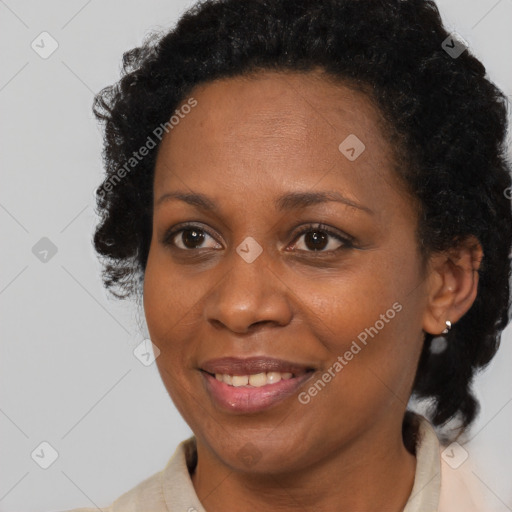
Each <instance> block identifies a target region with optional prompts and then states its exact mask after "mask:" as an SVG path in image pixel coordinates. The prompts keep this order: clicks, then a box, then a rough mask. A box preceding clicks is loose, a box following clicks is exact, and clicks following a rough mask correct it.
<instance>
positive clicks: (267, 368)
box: [200, 357, 314, 376]
mask: <svg viewBox="0 0 512 512" xmlns="http://www.w3.org/2000/svg"><path fill="white" fill-rule="evenodd" d="M200 369H201V370H204V371H205V372H208V373H212V374H216V373H225V374H229V375H252V374H255V373H262V372H281V373H286V372H288V373H293V374H294V375H297V376H298V375H302V374H304V373H306V372H307V371H308V370H313V369H314V368H313V367H312V366H311V365H306V364H299V363H293V362H291V361H284V360H282V359H275V358H273V357H248V358H245V359H242V358H239V357H222V358H219V359H210V360H209V361H206V362H205V363H203V364H201V365H200Z"/></svg>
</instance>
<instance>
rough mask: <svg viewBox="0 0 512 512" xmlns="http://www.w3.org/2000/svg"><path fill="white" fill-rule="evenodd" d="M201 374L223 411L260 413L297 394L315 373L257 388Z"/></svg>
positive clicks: (204, 373) (211, 394)
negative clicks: (238, 385)
mask: <svg viewBox="0 0 512 512" xmlns="http://www.w3.org/2000/svg"><path fill="white" fill-rule="evenodd" d="M201 373H202V375H203V378H204V379H205V381H206V387H207V389H208V391H209V393H210V396H211V397H212V398H213V400H214V402H215V403H216V404H217V405H218V406H219V407H220V408H221V409H223V410H225V411H229V412H235V413H250V412H260V411H263V410H265V409H268V408H270V407H272V406H274V405H276V404H278V403H279V402H282V401H283V400H285V399H286V398H288V397H289V396H290V395H293V394H294V393H296V392H297V390H298V389H299V388H300V387H301V386H302V384H303V383H304V382H306V381H307V380H309V379H310V378H311V376H312V375H313V372H308V373H305V374H304V375H301V376H300V377H293V378H291V379H283V380H280V381H279V382H276V383H275V384H266V385H265V386H261V387H258V388H256V387H243V386H241V387H235V386H230V385H228V384H226V383H225V382H221V381H219V380H217V379H216V378H215V377H214V376H212V375H210V374H209V373H206V372H201Z"/></svg>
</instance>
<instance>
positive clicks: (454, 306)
mask: <svg viewBox="0 0 512 512" xmlns="http://www.w3.org/2000/svg"><path fill="white" fill-rule="evenodd" d="M482 258H483V250H482V246H481V245H480V242H479V241H478V240H477V238H476V237H475V236H473V235H471V236H469V237H467V238H465V239H464V240H462V241H461V242H459V243H458V244H457V245H456V246H454V247H452V248H450V249H448V250H447V251H443V252H437V253H435V254H433V255H432V256H431V258H430V260H429V263H428V277H427V307H426V309H425V312H424V314H423V330H424V331H425V332H428V333H430V334H435V335H438V334H440V333H441V332H442V331H443V330H444V329H445V328H446V320H449V321H450V322H451V323H452V324H454V323H456V322H457V321H458V320H459V319H460V318H461V317H462V316H463V315H464V314H465V313H466V312H467V311H468V310H469V309H470V308H471V306H472V305H473V302H474V301H475V298H476V295H477V291H478V269H479V268H480V264H481V262H482Z"/></svg>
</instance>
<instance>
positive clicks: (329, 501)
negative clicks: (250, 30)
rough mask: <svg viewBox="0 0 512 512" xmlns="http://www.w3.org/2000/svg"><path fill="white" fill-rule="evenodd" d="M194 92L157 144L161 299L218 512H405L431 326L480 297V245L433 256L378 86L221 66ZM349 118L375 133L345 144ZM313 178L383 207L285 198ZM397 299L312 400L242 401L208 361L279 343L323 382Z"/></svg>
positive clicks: (182, 403)
mask: <svg viewBox="0 0 512 512" xmlns="http://www.w3.org/2000/svg"><path fill="white" fill-rule="evenodd" d="M191 96H193V97H194V98H195V99H196V100H197V102H198V105H197V106H196V107H195V108H193V109H192V111H191V112H190V113H189V114H188V115H187V116H186V117H185V118H184V119H182V120H181V121H180V123H179V125H178V126H176V127H174V129H173V130H172V131H170V132H169V134H167V135H166V136H165V138H164V139H163V141H162V143H161V146H160V149H159V154H158V158H157V163H156V168H155V180H154V219H153V237H152V242H151V246H150V252H149V259H148V263H147V268H146V272H145V283H144V308H145V314H146V320H147V324H148V328H149V332H150V336H151V339H152V341H153V343H155V344H156V345H157V346H158V347H159V348H160V350H161V354H160V356H159V357H158V359H157V364H158V368H159V371H160V374H161V376H162V379H163V382H164V384H165V386H166V388H167V390H168V392H169V394H170V396H171V398H172V400H173V401H174V403H175V405H176V407H177V408H178V409H179V411H180V413H181V414H182V415H183V417H184V419H185V420H186V421H187V423H188V424H189V425H190V427H191V429H192V430H193V432H194V434H195V436H196V439H197V451H198V464H197V468H196V470H195V472H194V474H193V475H192V481H193V484H194V487H195V489H196V492H197V494H198V497H199V498H200V500H201V502H202V503H203V505H204V507H205V508H206V510H208V511H209V512H217V511H221V510H223V511H224V510H233V511H242V510H243V511H244V512H247V511H258V512H259V511H261V510H264V509H268V510H274V511H292V510H293V511H296V510H315V511H332V510H337V511H340V512H343V511H347V512H348V511H350V512H353V511H354V510H357V511H359V512H369V511H377V510H379V511H382V510H386V511H401V510H403V507H404V506H405V504H406V502H407V500H408V497H409V495H410V493H411V490H412V486H413V483H414V476H415V465H416V459H415V457H414V456H413V455H412V454H410V453H409V452H408V451H407V450H406V448H405V446H404V444H403V440H402V435H401V428H402V420H403V415H404V411H405V409H406V405H407V401H408V399H409V396H410V393H411V389H412V383H413V380H414V376H415V372H416V367H417V362H418V359H419V356H420V353H421V348H422V343H423V339H424V333H425V332H430V333H433V334H438V333H440V332H441V331H442V330H443V329H444V328H445V320H447V319H450V320H451V321H452V323H455V322H456V321H457V320H458V319H459V318H460V317H461V316H462V315H463V314H464V313H465V312H466V311H467V310H468V309H469V307H470V306H471V304H472V303H473V301H474V299H475V296H476V292H477V284H478V274H477V273H476V269H477V268H478V265H479V261H480V259H481V258H482V252H481V248H480V245H479V244H478V242H476V241H475V240H471V239H468V241H467V242H466V243H463V244H461V245H460V246H459V247H458V248H454V249H453V250H451V251H449V252H447V253H442V254H441V253H438V254H434V255H432V256H431V257H430V258H429V259H428V261H427V265H426V267H423V266H422V264H421V263H422V260H421V255H420V254H419V252H418V247H417V242H416V238H415V230H416V225H417V209H416V204H415V201H414V200H413V198H411V197H410V196H409V195H408V194H407V193H406V192H405V190H404V187H403V186H402V184H401V183H400V181H399V179H398V178H397V176H396V174H395V172H394V170H393V166H394V160H393V153H392V148H391V147H390V145H389V143H388V142H387V140H386V137H385V130H384V129H383V126H384V125H383V123H382V119H381V117H380V114H379V112H378V110H377V109H376V108H375V107H374V106H373V105H372V103H371V102H370V100H369V99H368V98H367V97H366V96H365V95H364V94H363V93H362V92H357V91H354V90H352V89H349V88H348V87H346V86H344V85H343V84H341V83H334V82H332V81H330V80H327V79H326V78H325V76H323V75H322V73H321V72H320V71H318V70H316V71H314V72H311V73H307V74H299V73H277V72H261V73H259V74H256V75H254V76H251V77H246V78H240V77H237V78H230V79H225V80H219V81H216V82H213V83H208V84H203V85H201V86H199V87H197V88H196V89H194V91H193V93H192V94H191ZM350 134H355V135H357V137H358V138H359V139H360V140H361V141H363V143H364V144H365V146H366V149H365V151H364V152H363V153H362V154H361V155H360V156H359V157H358V158H357V159H356V160H355V161H349V160H348V159H347V158H345V156H344V155H343V154H342V153H341V152H340V150H339V149H338V146H339V145H340V143H341V142H342V141H343V140H344V139H346V137H347V136H348V135H350ZM175 191H181V192H186V193H190V192H195V193H202V194H205V195H207V196H208V197H209V198H210V199H211V200H212V201H215V202H216V203H217V205H218V212H217V213H212V212H208V211H205V210H203V209H200V208H198V207H197V206H193V205H190V204H187V203H186V202H184V201H181V200H171V199H168V200H164V199H161V198H162V196H164V195H165V194H168V193H170V192H175ZM312 191H314V192H318V191H337V192H339V193H340V194H342V195H343V196H344V197H346V198H348V199H349V200H350V201H352V202H354V203H357V204H358V205H360V206H362V208H367V209H370V210H371V213H370V212H368V211H366V210H364V209H361V208H359V207H355V206H350V205H347V204H343V203H339V202H333V201H330V202H323V203H319V204H313V205H309V206H302V207H300V208H298V209H293V210H289V211H278V210H277V209H276V208H275V207H274V201H275V200H276V199H277V198H278V197H279V196H281V195H283V194H286V193H290V192H312ZM183 222H193V223H194V224H196V225H198V228H203V229H207V230H209V231H210V232H211V233H212V235H214V236H210V235H208V234H207V233H204V232H203V234H204V238H203V239H202V240H199V241H198V243H197V246H198V248H188V249H187V248H184V247H186V246H184V245H183V236H182V235H183V234H184V233H183V232H181V233H179V234H178V235H177V236H175V237H174V238H173V239H172V241H174V244H175V245H174V246H173V245H172V243H171V242H170V241H169V238H168V239H167V241H168V243H165V240H164V239H165V235H166V233H168V232H169V230H170V228H172V227H173V226H176V225H178V224H179V223H183ZM310 223H312V224H316V223H323V224H325V225H326V226H328V227H329V228H330V229H331V230H333V231H335V232H340V235H342V236H343V235H344V234H348V235H350V236H351V237H353V238H354V239H355V240H354V242H353V247H351V246H345V245H344V244H343V242H340V241H338V240H336V238H334V237H332V236H328V237H327V239H326V242H325V244H324V246H323V248H321V250H320V251H315V250H314V246H313V245H312V243H311V242H309V243H308V242H307V238H308V237H307V236H306V235H298V232H299V230H300V228H301V227H303V226H305V225H308V224H310ZM312 231H313V232H314V231H315V229H314V227H313V228H312ZM316 231H318V230H316ZM188 236H190V232H189V233H188ZM248 236H251V237H252V238H254V239H255V240H256V241H257V242H258V244H259V245H260V246H261V247H262V249H263V252H262V253H261V255H260V256H259V257H258V258H257V259H256V260H255V261H253V262H252V263H247V262H246V261H245V260H244V259H242V258H241V257H240V256H239V254H238V253H237V252H236V248H237V247H238V246H239V245H240V244H241V243H242V242H243V241H244V240H245V239H246V237H248ZM324 236H326V235H324ZM192 240H193V239H192ZM322 251H323V253H324V254H319V253H320V252H322ZM326 251H331V254H330V255H328V254H327V255H325V252H326ZM396 302H398V303H400V305H401V306H402V310H401V311H400V312H399V313H397V314H396V316H395V317H394V318H393V319H392V320H390V321H389V322H388V323H386V324H385V327H384V328H382V329H381V330H380V331H379V332H378V334H377V335H375V336H374V338H369V341H368V344H367V346H365V347H364V349H363V350H361V351H360V352H359V353H358V354H357V355H356V356H354V358H353V359H352V360H351V361H350V362H348V364H347V365H346V366H344V368H343V370H342V371H341V372H339V373H338V374H337V375H336V377H335V378H333V379H332V380H331V382H329V384H328V385H327V386H325V388H324V389H323V390H322V391H321V392H319V393H318V394H317V395H316V396H315V397H313V398H312V399H311V401H310V402H309V403H308V404H306V405H304V404H301V403H300V402H299V401H298V399H297V396H296V395H293V396H291V397H289V398H287V399H286V400H284V401H282V402H280V403H279V404H277V405H275V406H273V407H271V408H269V409H266V410H264V411H261V412H258V413H251V414H233V413H228V412H225V411H222V410H220V409H219V408H218V407H216V405H215V403H214V402H213V401H212V399H211V398H210V395H209V394H208V392H207V390H206V387H205V386H204V382H203V376H202V374H201V372H200V371H199V369H198V368H199V366H200V365H201V363H204V362H205V361H206V360H209V359H212V358H217V357H225V356H235V357H249V356H270V357H275V358H279V359H285V360H289V361H294V362H298V363H301V364H307V365H311V366H313V367H315V368H316V372H315V373H314V374H313V375H312V377H311V380H310V381H309V382H308V383H305V384H304V385H303V386H302V388H301V389H300V390H299V391H307V389H308V388H309V387H310V386H311V381H313V382H314V381H316V380H317V379H318V378H321V376H322V374H323V373H325V372H326V371H327V369H328V368H330V367H332V365H333V363H334V362H335V361H336V359H337V357H338V356H339V355H343V354H344V353H345V352H346V351H347V350H348V349H349V348H350V346H351V344H352V341H353V340H356V339H357V336H358V334H359V333H361V332H362V331H364V330H365V328H368V327H370V326H374V325H375V323H376V321H377V320H379V318H381V316H380V315H382V314H385V313H386V311H387V310H389V309H390V308H391V307H392V305H393V304H394V303H396ZM248 443H250V445H248ZM247 446H250V447H251V450H253V452H254V453H256V454H257V455H258V460H257V461H256V462H255V463H254V464H251V465H248V464H247V463H246V462H245V461H244V460H243V459H242V457H241V456H240V451H241V450H243V449H244V447H245V449H247ZM242 453H243V451H242Z"/></svg>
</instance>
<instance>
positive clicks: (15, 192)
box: [0, 0, 512, 512]
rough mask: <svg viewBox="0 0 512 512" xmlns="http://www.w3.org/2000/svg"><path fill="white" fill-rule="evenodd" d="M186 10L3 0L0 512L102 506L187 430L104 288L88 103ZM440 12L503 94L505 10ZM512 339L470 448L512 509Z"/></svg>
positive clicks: (180, 1) (137, 328) (472, 7)
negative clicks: (52, 43)
mask: <svg viewBox="0 0 512 512" xmlns="http://www.w3.org/2000/svg"><path fill="white" fill-rule="evenodd" d="M192 3H193V2H191V1H185V0H172V1H169V0H167V1H165V0H146V1H145V2H133V1H131V2H127V1H121V0H109V1H104V2H100V1H99V0H89V1H88V2H87V1H83V0H68V1H67V2H64V1H62V0H61V1H56V0H53V1H46V2H36V1H33V0H32V1H29V0H26V1H24V0H7V1H2V0H0V41H1V47H2V49H3V51H2V57H1V67H0V69H1V74H0V109H1V111H0V112H1V119H2V123H1V126H0V130H1V133H0V141H1V151H0V161H1V165H0V169H1V173H2V183H3V185H2V187H1V189H0V225H1V229H2V234H3V239H4V240H6V242H4V243H3V244H2V252H1V254H2V260H1V261H2V264H1V265H0V307H1V314H2V317H1V318H2V322H1V335H2V343H1V345H0V351H1V354H0V379H1V386H0V440H1V441H0V511H3V512H7V511H20V510H24V511H27V512H29V511H50V510H59V509H60V510H62V509H66V508H71V507H77V506H94V505H95V504H96V505H97V506H104V505H106V504H108V503H110V502H111V501H112V500H113V499H115V498H117V497H118V496H119V495H120V494H122V493H123V492H125V491H126V490H128V489H129V488H131V487H133V486H134V485H136V484H137V483H139V482H140V481H142V480H143V479H145V478H146V477H148V476H150V475H151V474H153V473H154V472H156V471H159V470H160V469H162V468H163V467H164V466H165V464H166V462H167V461H168V459H169V457H170V456H171V454H172V452H173V451H174V448H175V447H176V445H177V444H178V443H179V442H180V441H181V440H183V439H185V438H186V437H188V436H189V435H190V430H189V429H188V427H187V425H186V424H185V423H184V421H183V420H182V419H181V417H180V416H179V414H178V413H177V411H176V410H175V408H174V406H173V405H172V403H171V401H170V399H169V397H168V395H167V393H166V391H165V389H164V387H163V385H162V383H161V380H160V377H159V375H158V373H157V369H156V366H155V365H154V364H153V365H151V366H148V367H146V366H144V365H143V364H141V363H140V361H139V360H138V359H136V358H135V357H134V355H133V350H134V348H135V347H136V346H137V345H138V344H139V343H140V342H141V341H142V340H143V339H144V338H145V337H146V334H147V331H146V330H145V327H144V324H143V321H142V319H140V318H139V317H138V315H137V308H136V306H135V305H134V304H132V303H129V302H124V303H123V302H119V303H118V302H116V301H114V300H112V299H109V298H108V297H107V295H106V293H105V291H104V290H103V288H102V285H101V281H100V275H99V272H100V265H99V263H98V262H97V260H96V257H95V254H94V252H93V250H92V245H91V237H92V232H93V227H94V224H95V221H96V219H95V215H94V210H93V206H94V190H95V187H96V186H97V185H98V184H99V182H100V179H101V173H102V168H101V158H100V151H101V133H100V130H99V127H98V126H97V124H96V122H95V120H94V119H93V115H92V113H91V104H92V99H93V95H94V93H96V92H98V91H99V90H100V89H101V88H102V87H104V86H106V85H109V84H111V83H113V82H114V81H116V80H117V79H118V77H119V69H120V62H121V56H122V53H123V51H126V50H127V49H129V48H132V47H134V46H137V45H139V44H140V43H141V41H142V39H143V37H144V35H145V34H146V33H147V32H148V31H149V30H151V29H158V28H165V27H170V26H171V25H172V24H173V23H174V22H175V21H176V19H177V18H178V17H179V15H180V13H182V12H183V11H184V9H185V8H186V7H187V6H189V5H191V4H192ZM439 6H440V8H441V11H442V13H443V17H444V19H445V21H446V22H447V24H448V26H449V28H450V30H456V31H457V32H458V33H460V34H461V35H462V36H463V37H464V38H465V39H466V41H468V43H469V45H470V47H471V49H472V51H473V52H474V53H475V54H476V55H477V56H478V57H479V58H480V59H481V60H482V61H483V62H484V64H485V65H486V67H487V70H488V73H489V75H490V77H491V79H492V80H493V81H494V82H496V83H497V84H498V86H500V87H501V88H502V89H503V90H504V91H505V93H506V94H507V95H508V96H509V97H510V96H511V95H512V66H511V65H510V62H511V57H512V31H511V30H510V25H511V22H512V0H500V1H496V0H479V1H476V0H471V1H468V0H464V1H456V0H442V1H440V2H439ZM43 31H47V32H49V33H50V34H51V36H52V37H53V38H54V39H55V40H56V41H57V42H58V45H59V46H58V49H57V50H56V51H55V52H54V53H53V54H52V55H51V56H50V57H49V58H47V59H43V58H41V57H40V56H39V55H38V54H37V53H36V52H35V51H34V50H33V49H32V47H31V43H32V41H33V40H36V42H37V41H38V40H39V41H40V39H39V38H38V36H39V34H40V33H41V32H43ZM45 48H46V49H48V48H49V41H48V40H47V41H46V43H45ZM43 237H47V238H49V239H50V240H51V242H52V243H53V244H55V246H56V248H57V253H56V254H55V255H53V257H50V256H51V253H49V255H48V257H47V258H48V261H47V262H42V261H40V260H39V259H38V257H36V255H35V254H34V253H33V252H32V248H33V246H34V245H35V244H36V243H37V242H38V241H39V240H40V239H41V238H43ZM40 243H43V244H44V242H40ZM40 256H41V255H40ZM511 337H512V331H511V330H510V329H507V330H506V331H505V334H504V338H503V343H502V347H501V348H500V351H499V353H498V356H497V357H496V359H495V360H494V361H493V363H492V364H491V365H490V367H489V368H488V369H487V370H486V371H485V372H484V373H482V374H481V375H480V376H479V377H478V378H477V382H476V391H477V396H478V398H479V399H480V400H481V401H482V413H481V415H480V416H479V418H478V419H477V421H476V423H475V425H474V427H473V429H472V431H471V435H470V437H473V440H472V441H471V442H470V443H469V444H468V445H467V446H466V449H467V450H468V452H469V454H470V457H471V459H472V462H473V464H474V465H475V467H476V470H475V472H476V474H477V476H478V478H479V481H480V482H481V485H482V486H485V488H486V489H489V492H490V493H492V496H495V498H493V501H492V503H491V504H490V505H489V510H512V485H511V484H510V482H511V476H510V475H511V474H512V443H511V434H510V433H511V431H512V377H511V375H512V372H511V370H510V368H511V366H510V361H511V356H512V346H511V343H510V341H511ZM43 441H46V442H48V443H50V445H52V446H53V447H54V448H55V450H57V452H58V454H59V456H58V458H57V460H56V461H55V462H54V463H53V464H52V465H51V466H50V467H49V468H48V469H46V470H44V469H42V468H41V467H39V465H37V464H36V462H34V460H33V459H32V458H31V453H32V452H33V451H34V450H35V449H36V448H38V447H39V445H40V443H41V442H43ZM43 453H44V452H43ZM48 453H49V452H48V450H47V451H46V453H45V457H46V456H48ZM504 503H506V504H507V505H508V507H505V505H504Z"/></svg>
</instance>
